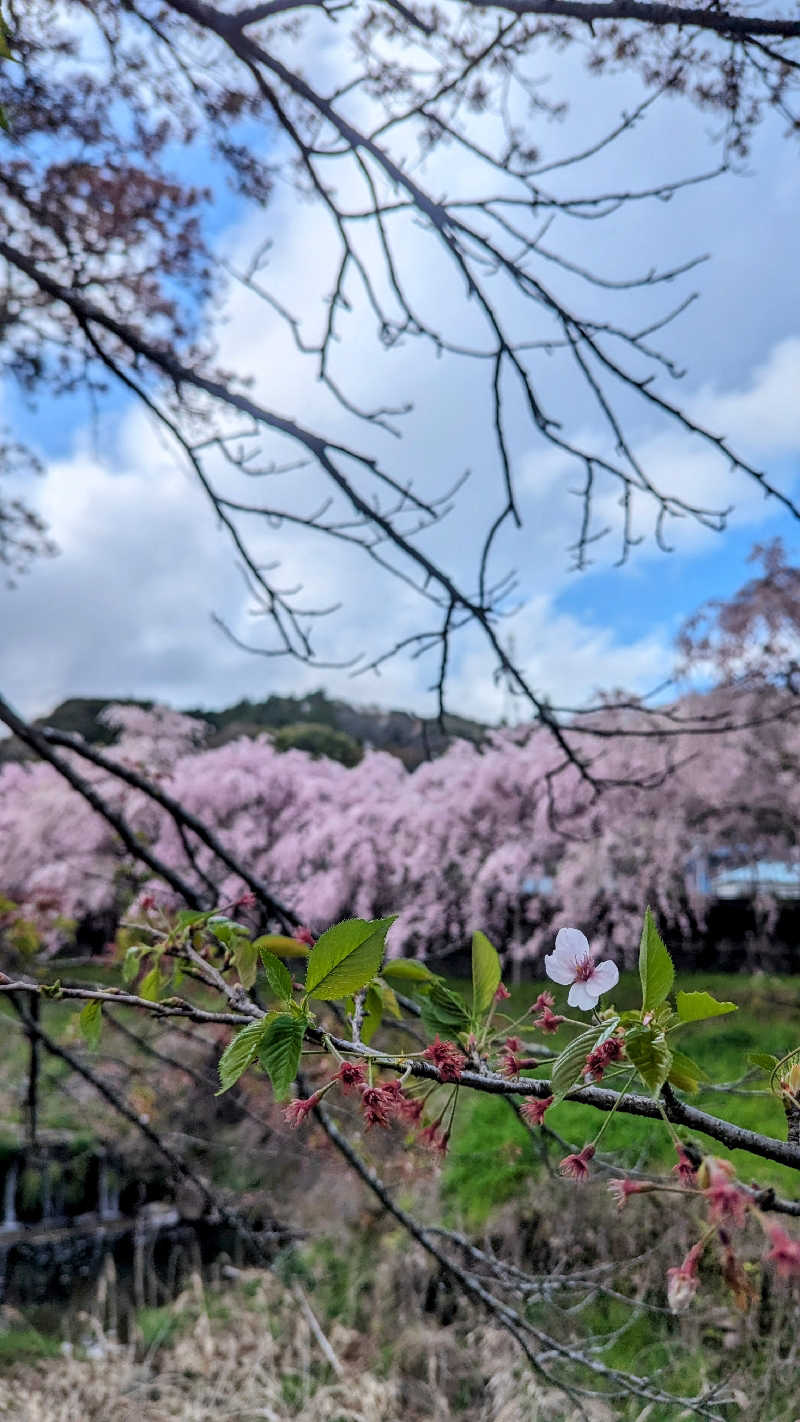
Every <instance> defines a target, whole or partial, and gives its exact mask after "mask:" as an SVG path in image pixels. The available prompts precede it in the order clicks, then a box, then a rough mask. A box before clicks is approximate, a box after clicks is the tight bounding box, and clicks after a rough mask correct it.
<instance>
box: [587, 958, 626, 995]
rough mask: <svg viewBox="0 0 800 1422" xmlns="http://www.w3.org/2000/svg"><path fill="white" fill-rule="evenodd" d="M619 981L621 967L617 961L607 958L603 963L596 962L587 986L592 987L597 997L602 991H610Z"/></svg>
mask: <svg viewBox="0 0 800 1422" xmlns="http://www.w3.org/2000/svg"><path fill="white" fill-rule="evenodd" d="M618 982H619V969H618V967H617V965H616V963H612V962H611V960H610V958H606V959H605V960H604V961H603V962H602V963H595V966H594V971H593V973H592V976H591V977H590V978H589V979H588V982H587V986H588V987H590V988H591V990H592V992H593V993H594V995H595V997H599V996H600V994H601V992H610V991H611V989H612V988H613V987H616V986H617V983H618Z"/></svg>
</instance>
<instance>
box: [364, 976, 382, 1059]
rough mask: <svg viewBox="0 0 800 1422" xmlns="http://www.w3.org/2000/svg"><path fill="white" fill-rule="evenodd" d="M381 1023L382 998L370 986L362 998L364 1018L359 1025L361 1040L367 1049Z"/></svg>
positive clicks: (373, 987) (375, 989)
mask: <svg viewBox="0 0 800 1422" xmlns="http://www.w3.org/2000/svg"><path fill="white" fill-rule="evenodd" d="M382 1021H383V998H382V997H381V995H380V992H379V991H378V989H377V987H375V986H374V985H373V984H371V985H370V986H369V987H368V988H367V993H366V997H365V998H364V1017H363V1020H362V1023H361V1040H362V1042H363V1043H364V1046H365V1047H368V1046H369V1044H370V1042H371V1041H372V1039H373V1037H374V1036H375V1033H376V1032H377V1030H378V1028H379V1027H380V1025H381V1022H382Z"/></svg>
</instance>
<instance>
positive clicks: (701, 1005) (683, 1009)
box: [675, 992, 738, 1022]
mask: <svg viewBox="0 0 800 1422" xmlns="http://www.w3.org/2000/svg"><path fill="white" fill-rule="evenodd" d="M675 1001H676V1004H677V1008H678V1016H679V1017H680V1019H681V1022H702V1020H703V1018H704V1017H723V1016H724V1015H725V1013H726V1012H736V1011H738V1009H737V1006H736V1003H735V1002H717V999H716V998H715V997H712V996H711V993H710V992H679V993H678V995H677V997H676V999H675Z"/></svg>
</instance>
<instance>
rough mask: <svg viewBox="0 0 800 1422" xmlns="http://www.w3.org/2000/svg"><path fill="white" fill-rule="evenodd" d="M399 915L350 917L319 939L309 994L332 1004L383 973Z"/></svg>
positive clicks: (309, 973) (310, 963)
mask: <svg viewBox="0 0 800 1422" xmlns="http://www.w3.org/2000/svg"><path fill="white" fill-rule="evenodd" d="M396 917H397V914H391V915H390V916H389V918H376V919H373V920H372V922H367V921H366V919H363V918H348V919H345V921H344V923H337V924H334V926H333V928H329V929H328V930H327V931H326V932H325V933H323V935H322V937H321V938H318V939H317V941H316V943H315V944H314V947H313V948H312V949H311V952H310V954H309V957H308V969H307V972H306V993H307V994H308V995H309V997H316V998H319V1000H320V1001H321V1002H331V1001H333V999H334V998H337V997H347V996H349V995H350V994H351V993H354V992H358V991H359V990H360V989H361V988H362V987H366V985H367V983H368V982H370V981H371V980H372V978H374V977H375V974H376V973H377V972H379V971H380V966H381V962H382V960H383V950H384V947H385V944H386V934H387V933H388V931H389V929H390V928H391V926H392V924H393V923H394V921H395V919H396Z"/></svg>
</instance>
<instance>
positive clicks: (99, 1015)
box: [78, 998, 103, 1052]
mask: <svg viewBox="0 0 800 1422" xmlns="http://www.w3.org/2000/svg"><path fill="white" fill-rule="evenodd" d="M78 1025H79V1026H80V1029H81V1032H82V1033H83V1037H84V1040H85V1041H86V1044H87V1046H88V1047H90V1048H91V1050H92V1051H93V1052H96V1051H97V1048H98V1047H99V1045H100V1034H101V1032H102V1030H103V1004H102V1002H99V1001H98V999H97V998H95V999H94V1000H93V1001H92V1002H87V1003H86V1004H85V1006H83V1007H82V1008H81V1012H80V1016H79V1018H78Z"/></svg>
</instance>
